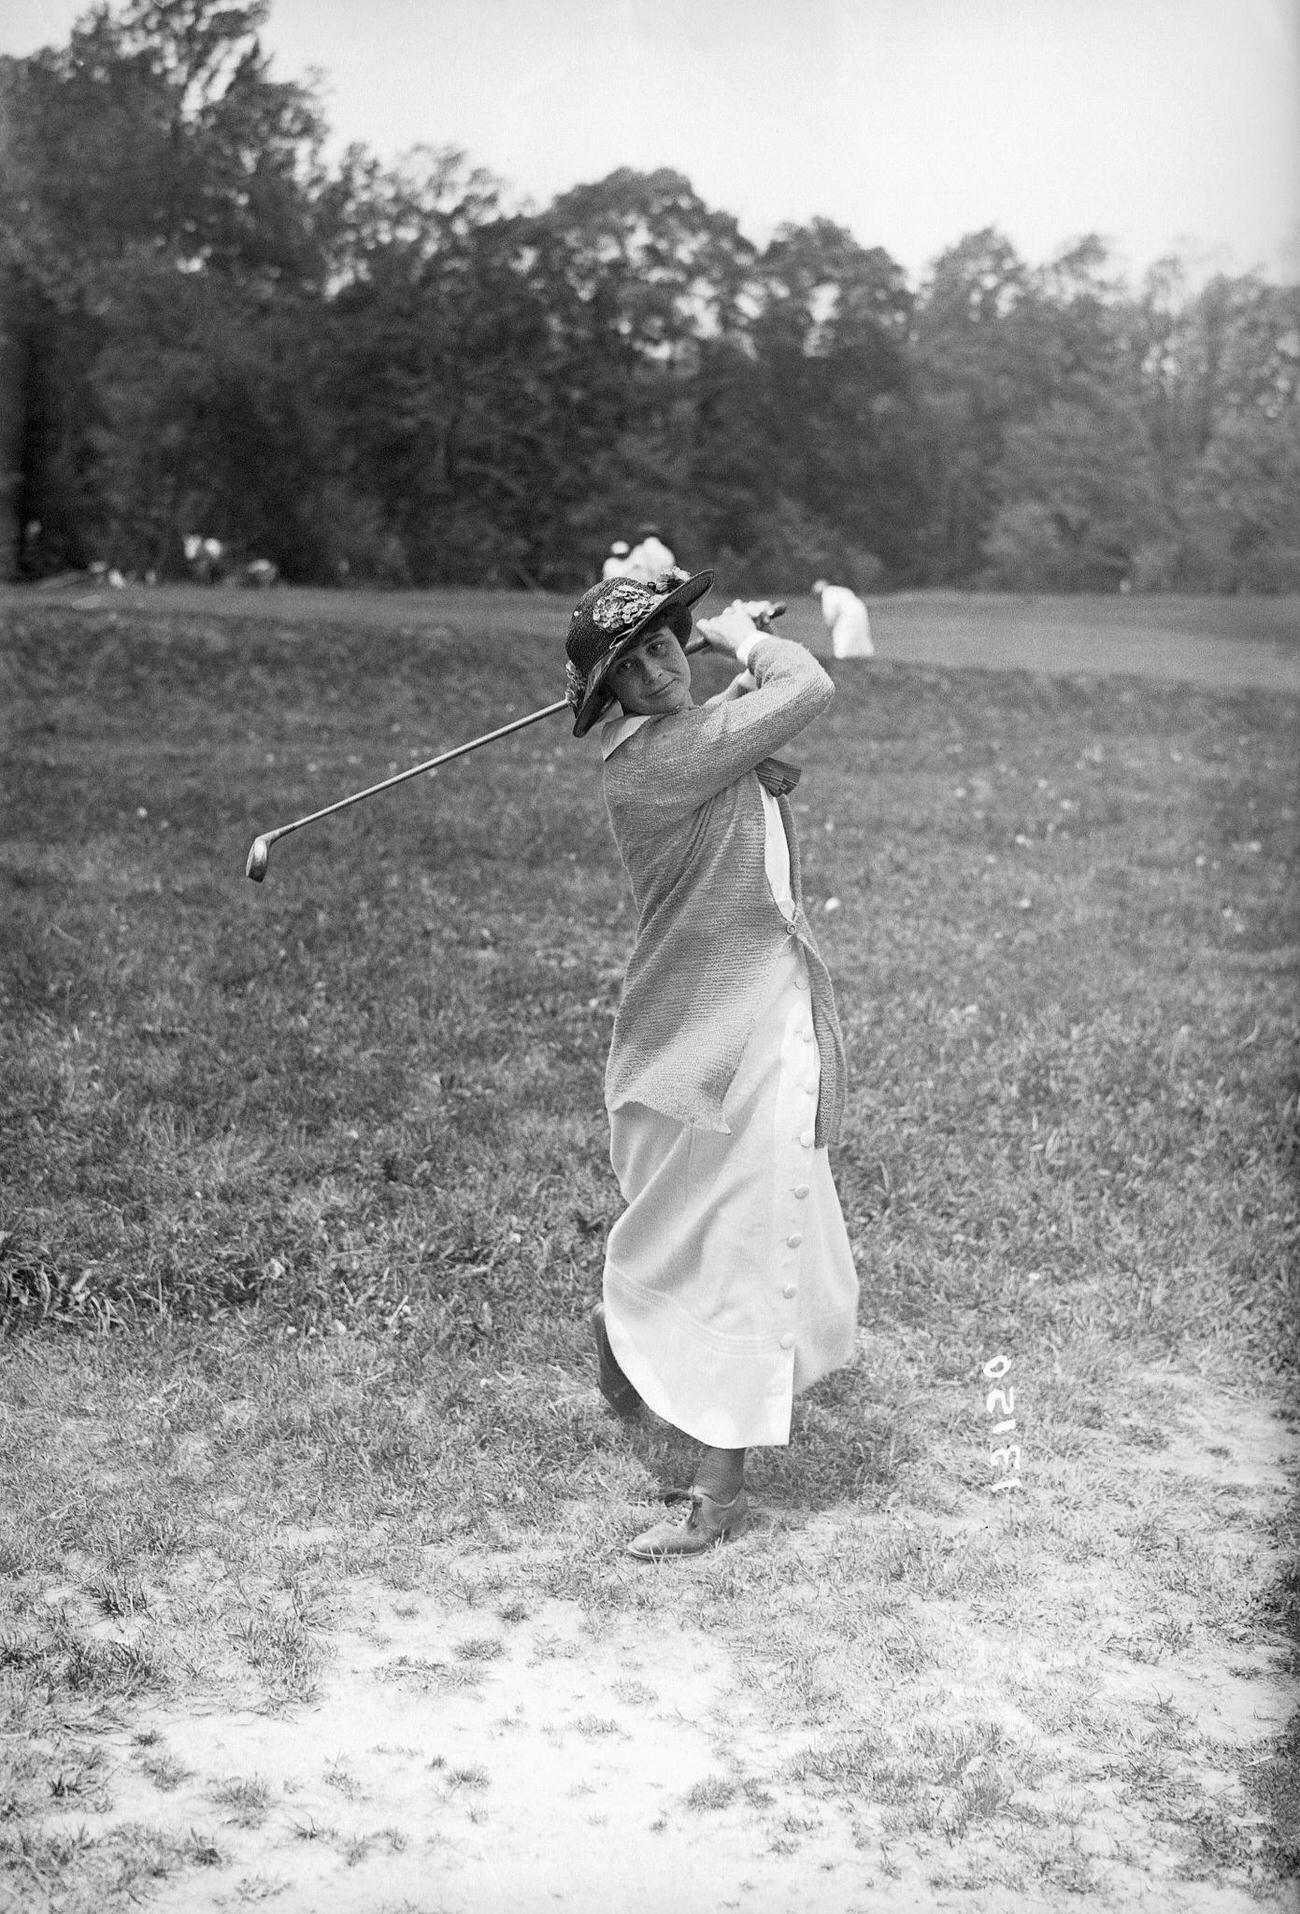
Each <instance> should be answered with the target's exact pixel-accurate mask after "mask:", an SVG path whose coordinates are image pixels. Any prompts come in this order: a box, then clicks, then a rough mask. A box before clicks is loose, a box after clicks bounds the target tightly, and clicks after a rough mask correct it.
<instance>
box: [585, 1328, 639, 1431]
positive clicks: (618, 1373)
mask: <svg viewBox="0 0 1300 1914" xmlns="http://www.w3.org/2000/svg"><path fill="white" fill-rule="evenodd" d="M591 1333H592V1335H593V1336H594V1338H595V1341H596V1381H597V1382H598V1384H599V1385H600V1393H601V1395H602V1396H604V1398H605V1400H606V1402H607V1403H608V1404H609V1406H610V1408H611V1409H612V1410H613V1411H614V1414H615V1415H616V1416H620V1417H621V1418H622V1420H623V1421H624V1422H628V1421H630V1420H631V1418H632V1417H633V1416H636V1415H640V1413H641V1411H642V1409H643V1408H644V1407H645V1404H644V1403H643V1402H642V1400H641V1398H640V1396H639V1395H638V1394H637V1392H636V1390H635V1389H634V1388H633V1387H632V1385H631V1383H630V1382H629V1381H628V1379H627V1377H626V1376H625V1375H624V1374H623V1371H622V1370H621V1369H620V1368H619V1366H618V1363H617V1361H616V1360H615V1356H614V1351H613V1350H612V1349H611V1348H610V1346H609V1337H608V1336H607V1335H606V1334H605V1305H604V1303H597V1304H596V1307H595V1308H594V1309H593V1310H592V1312H591Z"/></svg>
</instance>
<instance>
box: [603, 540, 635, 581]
mask: <svg viewBox="0 0 1300 1914" xmlns="http://www.w3.org/2000/svg"><path fill="white" fill-rule="evenodd" d="M628 563H629V559H628V542H627V540H626V539H625V538H616V539H615V540H614V543H613V544H612V545H611V546H610V548H609V557H608V558H607V559H606V560H605V563H604V565H603V566H602V567H601V573H600V575H601V577H602V578H626V577H627V575H628V571H627V568H628Z"/></svg>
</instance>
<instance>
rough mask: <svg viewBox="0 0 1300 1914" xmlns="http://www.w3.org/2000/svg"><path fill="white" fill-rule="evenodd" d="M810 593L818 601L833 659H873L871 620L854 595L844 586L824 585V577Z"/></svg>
mask: <svg viewBox="0 0 1300 1914" xmlns="http://www.w3.org/2000/svg"><path fill="white" fill-rule="evenodd" d="M812 590H813V597H814V598H820V599H821V604H822V617H823V618H824V619H825V620H826V626H827V629H828V630H829V632H830V634H831V650H832V651H833V652H834V653H835V656H836V657H837V658H874V657H875V655H876V648H875V646H874V645H873V644H872V642H871V620H870V618H868V616H867V608H866V606H865V605H864V604H863V602H862V600H861V599H860V598H859V597H858V594H857V593H856V592H855V591H850V590H849V588H848V586H847V585H828V584H827V583H826V580H825V579H824V578H819V579H818V580H817V583H816V584H815V585H814V586H813V588H812Z"/></svg>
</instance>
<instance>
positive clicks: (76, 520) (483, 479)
mask: <svg viewBox="0 0 1300 1914" xmlns="http://www.w3.org/2000/svg"><path fill="white" fill-rule="evenodd" d="M267 15H268V5H267V4H266V0H250V3H249V4H246V5H242V6H239V5H229V4H225V3H224V0H120V3H119V4H117V5H116V6H109V5H106V4H101V5H97V6H95V7H93V8H92V9H91V10H90V11H89V12H88V13H87V14H86V15H84V16H83V17H82V19H81V20H80V21H79V22H78V24H77V25H76V26H75V28H74V29H73V31H72V33H71V34H70V36H69V39H68V43H67V45H66V46H59V47H51V48H47V49H45V50H43V51H41V52H38V53H36V54H33V55H31V56H30V57H28V58H24V59H12V58H9V59H4V60H0V165H2V166H3V175H4V192H3V195H0V286H2V288H3V305H2V306H0V501H3V550H2V551H0V569H3V570H4V571H6V572H7V573H8V574H9V575H11V576H14V575H17V576H27V577H37V576H40V575H43V574H49V573H51V572H58V571H60V570H65V569H69V568H78V567H83V566H86V565H88V564H91V563H92V562H96V561H98V562H101V563H109V564H112V565H114V566H116V567H118V568H119V569H121V570H122V571H124V572H127V573H133V574H136V575H149V574H153V575H155V576H158V577H167V576H170V575H177V574H179V573H182V572H183V570H184V563H185V561H184V552H183V540H184V537H185V535H186V534H187V533H188V534H204V535H208V536H213V537H217V538H220V539H221V540H222V541H223V542H225V543H226V544H227V545H228V547H229V548H230V549H231V550H233V551H236V552H240V553H244V554H247V555H250V556H251V555H256V556H258V557H260V558H263V559H265V560H269V561H270V562H271V563H273V564H274V565H275V566H277V567H278V568H279V571H280V572H281V574H282V575H283V576H285V577H286V578H289V579H293V580H298V581H302V582H309V581H340V580H343V579H351V580H356V581H363V580H364V581H373V582H376V583H380V584H387V585H394V586H398V585H423V584H435V583H466V584H500V585H518V584H526V585H530V586H536V587H539V588H545V589H550V588H554V589H561V590H571V589H572V588H573V587H574V586H575V585H580V584H583V583H586V582H588V581H589V580H590V579H591V577H593V576H594V575H596V573H597V571H598V568H599V564H600V560H601V558H602V557H603V555H604V552H605V550H606V548H607V546H608V543H609V541H610V539H611V538H612V537H615V536H618V535H620V533H622V534H625V535H627V534H630V533H631V532H633V531H635V528H636V526H637V524H638V523H640V522H642V521H646V520H653V521H655V522H657V523H658V524H659V525H661V526H662V527H663V528H664V530H665V531H666V533H667V534H668V536H669V540H670V542H672V543H673V544H674V545H675V547H676V549H677V551H678V552H679V554H680V555H681V556H682V557H683V559H684V560H685V561H686V562H688V563H692V562H698V563H706V562H707V563H713V564H716V565H717V566H718V567H719V569H720V572H721V574H722V577H723V579H724V580H725V582H726V583H727V585H728V587H729V588H731V589H735V590H745V589H746V588H750V589H753V590H758V591H769V590H772V589H787V588H791V589H793V588H797V587H800V586H804V587H806V584H807V582H808V581H809V580H810V579H811V578H812V577H814V576H815V575H818V574H822V575H825V576H828V577H831V576H833V577H837V578H839V579H842V580H843V581H844V582H846V583H850V584H853V585H855V586H857V587H858V588H859V589H870V588H878V589H882V590H884V589H890V588H897V587H904V586H919V585H961V586H995V587H1005V588H1011V589H1023V590H1061V591H1071V590H1113V589H1116V588H1120V587H1122V588H1125V589H1133V590H1149V591H1158V590H1188V591H1238V590H1246V591H1279V590H1297V589H1300V286H1296V285H1275V284H1271V283H1268V282H1266V281H1265V280H1264V279H1263V278H1261V277H1260V276H1258V275H1256V274H1253V273H1252V274H1245V275H1242V276H1236V277H1232V276H1227V275H1223V274H1220V275H1218V276H1216V277H1214V278H1212V279H1211V280H1209V282H1208V283H1205V284H1201V285H1197V286H1193V285H1192V284H1191V282H1190V280H1189V277H1188V275H1187V273H1186V272H1185V270H1184V268H1183V267H1182V266H1181V265H1180V263H1179V262H1178V261H1177V260H1176V259H1170V260H1166V261H1164V262H1162V263H1161V264H1160V265H1158V266H1157V267H1155V268H1153V269H1152V270H1151V271H1149V272H1148V273H1147V274H1146V276H1145V277H1144V279H1143V280H1142V283H1141V284H1140V286H1139V287H1137V288H1136V289H1134V288H1132V287H1131V286H1129V285H1128V284H1127V283H1126V282H1125V280H1124V278H1123V276H1122V275H1121V274H1120V273H1119V272H1118V271H1117V270H1116V269H1115V268H1114V266H1113V264H1112V261H1111V259H1110V255H1109V251H1108V248H1107V246H1106V245H1105V243H1104V242H1103V241H1102V240H1101V239H1099V238H1097V237H1095V236H1086V237H1084V238H1082V239H1079V240H1077V241H1075V242H1073V243H1071V244H1070V245H1069V246H1067V247H1065V248H1064V249H1063V250H1062V251H1060V252H1059V253H1058V254H1057V255H1056V256H1055V257H1054V258H1052V259H1051V260H1050V261H1048V262H1047V263H1046V264H1040V265H1037V266H1035V265H1031V264H1029V263H1027V262H1026V261H1025V260H1023V259H1022V258H1020V257H1019V256H1018V254H1017V252H1016V250H1015V249H1014V247H1012V246H1011V245H1010V244H1009V242H1008V241H1007V240H1006V239H1005V238H1004V237H1003V236H1002V235H1001V234H1000V233H998V232H997V231H996V230H994V229H992V228H990V229H987V230H985V231H982V232H977V233H973V234H970V235H968V236H966V237H964V238H962V239H961V240H959V241H958V242H957V243H956V244H955V245H953V246H952V247H951V248H949V249H948V250H947V251H945V252H944V253H942V254H941V255H940V257H939V258H937V259H936V260H935V261H934V262H933V265H932V266H931V268H930V269H929V271H928V272H927V273H926V275H925V276H924V277H923V279H922V281H921V283H920V284H919V285H918V286H916V287H912V286H910V285H909V283H908V279H907V276H906V274H905V273H904V271H903V269H902V268H901V267H900V266H899V265H898V264H897V262H896V261H894V260H893V259H892V258H891V257H890V256H889V254H888V253H887V252H886V251H884V250H883V249H882V248H880V247H871V246H864V245H862V244H860V243H859V242H858V240H856V239H855V238H854V236H853V235H852V234H851V233H850V232H848V231H847V230H846V229H845V228H843V227H841V226H838V225H835V224H833V223H831V222H830V221H829V220H825V219H814V220H812V221H811V222H810V223H808V224H807V225H787V226H783V227H781V228H780V229H778V231H777V232H776V233H775V235H774V236H773V238H772V239H771V241H770V242H769V243H768V244H766V245H765V246H762V247H759V246H757V245H755V244H754V243H752V242H751V241H750V240H748V239H747V238H746V236H745V235H744V233H743V232H742V231H741V230H740V227H739V225H738V223H737V221H736V220H735V219H734V218H733V217H732V216H731V215H730V214H729V213H727V212H725V211H722V210H719V209H717V208H713V207H710V206H708V205H707V204H705V202H704V201H703V200H702V199H701V198H700V197H699V195H698V194H697V193H696V192H695V191H694V190H693V188H692V186H691V184H690V182H689V180H688V179H687V178H685V177H684V176H683V175H682V174H680V173H678V172H675V171H671V170H659V171H655V172H651V173H644V172H635V171H632V170H630V169H626V168H623V169H620V170H618V171H616V172H614V173H611V174H610V175H609V176H608V177H607V178H605V179H602V180H598V181H595V182H593V183H591V184H585V185H580V186H576V187H574V188H573V189H572V190H571V191H569V192H566V193H562V194H560V195H559V196H558V197H557V198H555V199H554V200H553V201H552V202H551V203H550V204H549V205H548V206H547V207H545V209H544V210H541V211H537V210H532V209H523V210H521V209H520V208H519V206H517V205H516V204H514V203H513V202H512V200H511V198H510V196H509V193H508V191H507V188H506V186H505V185H504V184H503V183H502V182H501V181H499V180H497V179H495V178H493V177H491V176H490V175H489V174H488V173H487V172H485V171H484V170H483V169H482V168H479V167H477V166H475V165H473V164H472V162H471V161H470V159H469V158H468V157H467V156H466V155H464V154H462V153H460V152H457V151H454V150H451V149H448V148H437V147H431V148H427V149H420V150H418V151H416V152H415V153H413V154H411V155H409V156H408V157H407V158H406V159H404V160H403V161H402V162H400V163H399V164H397V165H383V164H381V163H380V162H379V161H378V160H377V159H376V158H375V157H374V156H373V155H371V154H370V153H369V152H368V151H367V150H366V149H364V148H363V147H360V146H353V147H350V148H349V149H348V150H347V151H346V152H345V153H344V155H343V157H342V158H341V160H338V161H336V162H335V163H333V164H328V163H327V162H326V159H325V157H324V154H325V149H326V143H327V137H328V127H327V125H326V123H325V120H324V118H323V115H322V111H321V107H320V104H319V101H318V98H317V96H316V93H315V91H314V89H313V87H312V86H311V85H309V84H305V83H302V82H299V81H285V80H281V79H278V78H276V77H275V76H274V75H273V73H272V70H271V63H270V60H269V57H268V56H267V54H266V52H265V50H264V49H263V47H262V44H261V41H260V38H259V33H260V30H261V29H262V28H263V27H264V26H265V23H266V19H267Z"/></svg>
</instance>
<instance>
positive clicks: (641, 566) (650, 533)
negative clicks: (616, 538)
mask: <svg viewBox="0 0 1300 1914" xmlns="http://www.w3.org/2000/svg"><path fill="white" fill-rule="evenodd" d="M636 536H637V542H636V544H635V545H634V546H633V547H632V550H631V553H630V554H629V556H628V561H627V575H628V577H629V578H639V579H640V580H641V582H642V584H645V585H653V584H654V582H655V580H656V579H659V578H663V577H664V576H665V574H666V573H668V572H670V571H672V570H673V569H674V568H675V566H676V564H677V560H676V559H675V558H674V557H673V555H672V553H671V551H669V549H668V547H667V546H666V545H665V544H664V541H663V537H662V535H661V533H660V531H659V527H658V526H657V525H643V526H642V527H641V529H640V531H639V532H638V533H637V535H636Z"/></svg>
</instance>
